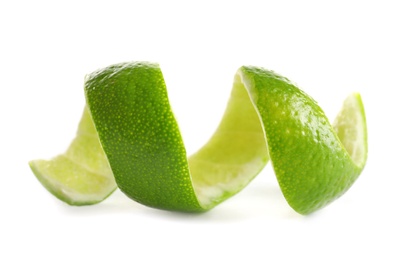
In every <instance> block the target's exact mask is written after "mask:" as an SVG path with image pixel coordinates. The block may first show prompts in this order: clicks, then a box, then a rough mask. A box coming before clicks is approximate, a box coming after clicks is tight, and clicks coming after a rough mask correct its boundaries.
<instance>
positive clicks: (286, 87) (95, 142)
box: [30, 62, 367, 214]
mask: <svg viewBox="0 0 399 260" xmlns="http://www.w3.org/2000/svg"><path fill="white" fill-rule="evenodd" d="M85 95H86V103H87V105H86V108H85V112H84V115H83V117H82V120H81V123H80V126H79V130H78V134H77V137H76V138H75V140H74V142H72V144H71V146H70V147H69V149H68V151H67V152H66V153H65V154H62V155H59V156H58V157H55V158H54V159H52V160H49V161H45V160H34V161H31V162H30V166H31V168H32V170H33V172H34V173H35V175H36V176H37V177H38V179H39V180H40V181H41V182H42V184H43V185H44V186H45V187H46V188H47V189H48V190H49V191H50V192H52V193H53V194H54V195H56V196H57V197H58V198H60V199H61V200H63V201H65V202H67V203H69V204H74V205H87V204H94V203H97V202H100V201H102V200H103V199H105V198H106V197H107V196H109V195H110V194H111V193H112V191H113V190H115V188H116V187H119V189H120V190H121V191H122V192H124V193H125V194H126V195H127V196H128V197H130V198H132V199H133V200H135V201H137V202H139V203H142V204H144V205H147V206H150V207H155V208H160V209H166V210H174V211H186V212H201V211H206V210H209V209H211V208H213V207H214V206H216V205H217V204H219V203H221V202H223V201H224V200H226V199H228V198H229V197H231V196H233V195H234V194H236V193H237V192H239V191H240V190H242V189H243V188H244V187H245V186H246V185H247V184H248V183H249V182H250V181H251V180H252V179H253V178H254V177H255V176H256V175H257V174H258V173H259V172H260V171H261V170H262V169H263V168H264V166H265V165H266V163H267V162H268V161H269V160H271V163H272V165H273V168H274V171H275V174H276V177H277V180H278V182H279V185H280V187H281V190H282V192H283V194H284V197H285V198H286V200H287V202H288V204H289V205H290V206H291V207H292V208H293V209H294V210H295V211H297V212H298V213H300V214H309V213H311V212H313V211H315V210H318V209H320V208H322V207H324V206H325V205H327V204H329V203H330V202H332V201H333V200H335V199H336V198H338V197H339V196H341V195H342V194H343V193H345V191H346V190H348V189H349V187H350V186H351V185H352V184H353V183H354V182H355V180H356V179H357V177H358V176H359V175H360V173H361V171H362V170H363V168H364V166H365V163H366V159H367V128H366V119H365V113H364V108H363V104H362V100H361V97H360V95H359V94H357V93H354V94H351V95H350V96H349V97H348V98H347V99H346V100H345V102H344V105H343V108H342V110H341V112H340V113H339V115H338V116H337V118H336V120H335V121H334V125H333V126H332V125H331V124H330V123H329V121H328V119H327V117H326V116H325V114H324V112H323V111H322V109H321V108H320V107H319V106H318V105H317V103H316V102H315V101H314V100H313V99H312V98H310V97H309V96H308V95H307V94H305V93H304V92H303V91H301V90H300V89H298V88H297V87H296V86H295V85H294V84H293V83H291V82H290V81H289V80H287V79H286V78H284V77H281V76H279V75H278V74H276V73H274V72H272V71H269V70H265V69H263V68H259V67H252V66H243V67H241V68H240V69H239V70H238V71H237V73H236V75H235V78H234V84H233V89H232V92H231V97H230V100H229V102H228V105H227V108H226V111H225V114H224V116H223V118H222V121H221V123H220V125H219V127H218V128H217V130H216V131H215V133H214V134H213V136H212V137H211V138H210V140H209V141H208V142H207V143H206V144H205V145H204V146H203V147H202V148H201V149H200V150H199V151H198V152H196V153H195V154H193V155H191V156H189V157H187V154H186V150H185V147H184V144H183V141H182V138H181V134H180V131H179V128H178V125H177V122H176V120H175V117H174V115H173V112H172V110H171V107H170V104H169V100H168V95H167V90H166V85H165V82H164V79H163V76H162V72H161V70H160V68H159V66H158V65H157V64H154V63H148V62H131V63H121V64H116V65H112V66H109V67H107V68H104V69H101V70H98V71H96V72H93V73H92V74H90V75H88V76H87V77H86V80H85ZM84 133H89V134H84ZM71 154H72V155H71Z"/></svg>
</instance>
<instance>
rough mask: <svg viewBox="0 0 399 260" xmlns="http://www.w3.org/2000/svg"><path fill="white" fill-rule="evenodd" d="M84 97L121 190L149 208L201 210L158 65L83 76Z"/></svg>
mask: <svg viewBox="0 0 399 260" xmlns="http://www.w3.org/2000/svg"><path fill="white" fill-rule="evenodd" d="M85 94H86V101H87V104H88V107H89V109H90V112H91V115H92V118H93V121H94V124H95V127H96V129H97V131H98V134H99V137H100V140H101V143H102V146H103V149H104V151H105V153H106V155H107V157H108V160H109V163H110V165H111V168H112V171H113V173H114V176H115V180H116V183H117V184H118V187H119V188H120V190H121V191H122V192H124V193H125V194H126V195H127V196H129V197H130V198H132V199H134V200H136V201H138V202H140V203H142V204H145V205H147V206H150V207H156V208H161V209H167V210H177V211H189V212H198V211H203V210H204V209H203V208H202V207H201V206H200V204H199V202H198V200H197V197H196V195H195V192H194V189H193V186H192V182H191V177H190V174H189V169H188V164H187V156H186V150H185V147H184V145H183V141H182V138H181V135H180V131H179V129H178V126H177V123H176V120H175V118H174V115H173V113H172V111H171V108H170V105H169V100H168V96H167V92H166V86H165V83H164V80H163V76H162V73H161V71H160V69H159V67H158V65H156V64H150V63H140V62H137V63H122V64H118V65H115V66H111V67H108V68H105V69H103V70H100V71H97V72H95V73H93V74H91V75H89V76H88V77H87V78H86V82H85Z"/></svg>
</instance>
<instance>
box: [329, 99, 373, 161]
mask: <svg viewBox="0 0 399 260" xmlns="http://www.w3.org/2000/svg"><path fill="white" fill-rule="evenodd" d="M333 127H334V130H335V132H336V133H337V136H338V138H339V139H340V140H341V143H342V145H343V146H344V147H345V149H346V151H347V152H348V154H349V155H350V156H351V158H352V160H353V162H354V163H355V164H356V165H357V166H358V167H359V168H363V167H364V165H365V164H366V160H367V126H366V118H365V117H364V107H363V102H362V99H361V97H360V95H359V94H358V93H353V94H351V95H350V96H348V97H347V98H346V99H345V101H344V104H343V107H342V109H341V111H340V112H339V114H338V115H337V117H336V118H335V121H334V124H333Z"/></svg>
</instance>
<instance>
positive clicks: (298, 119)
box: [241, 67, 362, 214]
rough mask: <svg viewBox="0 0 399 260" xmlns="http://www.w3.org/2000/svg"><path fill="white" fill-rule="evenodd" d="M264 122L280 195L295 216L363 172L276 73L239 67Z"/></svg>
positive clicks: (321, 117)
mask: <svg viewBox="0 0 399 260" xmlns="http://www.w3.org/2000/svg"><path fill="white" fill-rule="evenodd" d="M241 74H242V76H243V78H244V81H245V82H246V85H247V86H248V89H249V91H250V93H251V94H250V95H251V96H252V99H253V102H254V104H255V106H256V107H257V110H258V112H259V115H260V117H261V119H262V122H263V126H264V129H265V133H266V136H267V143H268V146H269V155H270V157H271V162H272V164H273V168H274V171H275V174H276V176H277V179H278V182H279V184H280V187H281V189H282V192H283V194H284V196H285V198H286V200H287V202H288V203H289V205H290V206H291V207H292V208H293V209H294V210H295V211H297V212H298V213H301V214H309V213H311V212H314V211H315V210H318V209H320V208H322V207H324V206H326V205H327V204H329V203H330V202H332V201H333V200H335V199H337V198H338V197H340V196H341V195H342V194H343V193H344V192H345V191H346V190H347V189H349V187H350V186H351V185H352V184H353V183H354V181H355V180H356V179H357V177H358V176H359V174H360V173H361V171H362V167H358V166H356V165H355V164H354V162H353V161H352V159H351V158H350V156H349V155H348V153H347V152H346V150H345V148H344V147H343V145H342V144H341V142H340V140H339V138H338V137H337V135H336V133H335V132H334V130H333V128H332V126H331V125H330V123H329V121H328V119H327V117H326V116H325V114H324V112H323V111H322V109H321V108H320V107H319V106H318V105H317V103H316V102H315V101H314V100H313V99H312V98H310V97H309V96H308V95H307V94H305V93H304V92H303V91H301V90H300V89H298V88H297V87H296V86H295V85H294V84H292V83H291V82H290V81H288V80H287V79H286V78H283V77H281V76H279V75H277V74H275V73H274V72H271V71H267V70H264V69H261V68H257V67H242V68H241Z"/></svg>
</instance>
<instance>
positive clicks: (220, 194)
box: [188, 75, 269, 208]
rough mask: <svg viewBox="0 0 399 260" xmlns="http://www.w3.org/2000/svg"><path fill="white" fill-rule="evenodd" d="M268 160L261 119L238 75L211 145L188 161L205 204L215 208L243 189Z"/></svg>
mask: <svg viewBox="0 0 399 260" xmlns="http://www.w3.org/2000/svg"><path fill="white" fill-rule="evenodd" d="M268 159H269V157H268V154H267V145H266V142H265V135H264V131H263V129H262V125H261V124H260V120H259V116H258V114H257V112H256V110H255V107H254V105H253V104H252V102H251V100H250V98H249V96H248V92H247V90H246V89H245V87H244V85H243V83H242V82H241V78H240V77H239V76H238V75H237V76H236V77H235V81H234V85H233V89H232V92H231V96H230V100H229V103H228V106H227V108H226V111H225V114H224V116H223V119H222V121H221V123H220V125H219V127H218V128H217V130H216V132H215V133H214V135H213V136H212V138H211V139H210V140H209V142H208V143H207V144H206V145H204V146H203V147H202V148H201V149H200V150H199V151H198V152H197V153H195V154H193V155H192V156H190V157H189V158H188V163H189V168H190V173H191V177H192V181H193V186H194V190H195V192H196V195H197V197H198V200H199V201H200V203H201V205H202V206H203V207H204V208H209V207H212V206H214V205H215V204H217V203H219V202H221V201H223V200H224V199H226V198H227V197H230V196H232V195H233V194H235V193H237V192H238V191H240V190H241V189H243V188H244V187H245V186H246V185H247V184H248V183H249V182H250V181H251V180H252V179H253V178H254V177H255V176H256V175H257V174H258V173H259V172H260V171H261V170H262V169H263V167H264V166H265V165H266V163H267V161H268Z"/></svg>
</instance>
